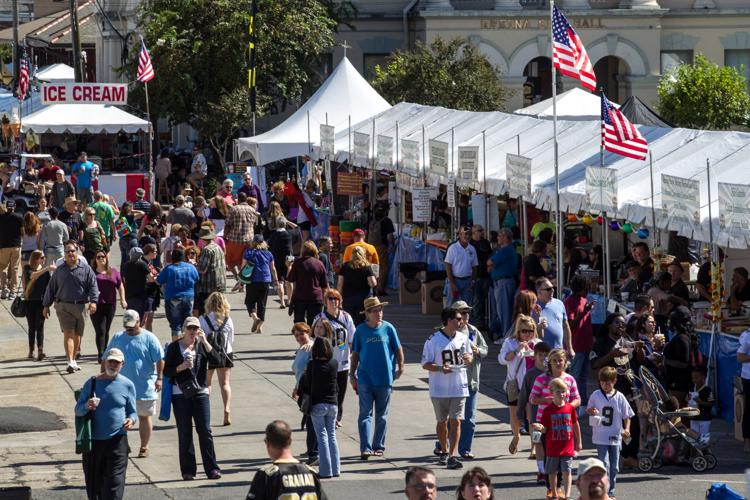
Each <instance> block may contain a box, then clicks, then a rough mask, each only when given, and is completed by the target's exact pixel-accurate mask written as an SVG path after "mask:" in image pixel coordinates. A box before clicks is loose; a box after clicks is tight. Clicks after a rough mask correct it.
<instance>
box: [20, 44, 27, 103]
mask: <svg viewBox="0 0 750 500" xmlns="http://www.w3.org/2000/svg"><path fill="white" fill-rule="evenodd" d="M28 91H29V59H28V57H27V56H26V51H25V50H24V52H23V55H22V56H21V69H20V71H19V73H18V99H19V100H21V101H23V100H24V99H25V98H26V92H28Z"/></svg>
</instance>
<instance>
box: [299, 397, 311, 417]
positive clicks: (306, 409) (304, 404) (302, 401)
mask: <svg viewBox="0 0 750 500" xmlns="http://www.w3.org/2000/svg"><path fill="white" fill-rule="evenodd" d="M297 404H298V405H299V411H301V412H302V413H303V414H304V415H309V414H310V408H311V407H312V398H311V397H310V395H309V394H301V395H300V397H299V399H298V400H297Z"/></svg>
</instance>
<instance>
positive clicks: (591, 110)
mask: <svg viewBox="0 0 750 500" xmlns="http://www.w3.org/2000/svg"><path fill="white" fill-rule="evenodd" d="M612 105H613V106H615V107H616V108H619V107H620V105H619V104H615V103H612ZM513 114H515V115H524V116H533V117H536V118H549V119H551V118H552V98H550V99H546V100H544V101H541V102H538V103H536V104H532V105H531V106H527V107H525V108H521V109H517V110H515V111H514V112H513ZM601 115H602V102H601V98H600V97H599V96H598V95H596V94H592V93H591V92H588V91H586V90H583V89H581V88H579V87H574V88H572V89H570V90H568V91H567V92H563V93H562V94H559V95H558V96H557V118H558V119H559V120H598V119H599V118H600V117H601Z"/></svg>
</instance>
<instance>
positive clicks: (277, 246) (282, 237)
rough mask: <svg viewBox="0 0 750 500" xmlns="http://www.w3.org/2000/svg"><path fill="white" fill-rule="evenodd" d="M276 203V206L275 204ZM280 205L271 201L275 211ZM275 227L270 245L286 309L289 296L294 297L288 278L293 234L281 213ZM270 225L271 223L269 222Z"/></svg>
mask: <svg viewBox="0 0 750 500" xmlns="http://www.w3.org/2000/svg"><path fill="white" fill-rule="evenodd" d="M274 204H275V206H274ZM276 207H278V203H276V202H271V212H274V210H276ZM271 220H273V221H274V223H273V229H272V231H271V235H270V239H269V241H268V247H269V250H270V251H271V255H273V265H274V267H275V268H276V277H277V278H278V280H279V287H278V293H279V302H280V306H279V307H281V308H282V309H286V307H287V302H286V299H287V298H288V299H289V300H291V298H292V284H291V282H289V281H288V280H287V273H288V271H289V263H290V260H289V259H291V260H294V257H292V236H291V235H290V234H289V231H287V225H288V224H289V222H288V221H287V220H286V217H284V216H283V215H280V216H278V217H276V218H275V219H271ZM269 227H271V223H270V222H269Z"/></svg>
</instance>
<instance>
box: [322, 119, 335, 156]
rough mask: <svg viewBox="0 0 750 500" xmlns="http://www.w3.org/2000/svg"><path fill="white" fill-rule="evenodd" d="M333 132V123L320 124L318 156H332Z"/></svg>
mask: <svg viewBox="0 0 750 500" xmlns="http://www.w3.org/2000/svg"><path fill="white" fill-rule="evenodd" d="M334 132H335V130H334V128H333V125H321V126H320V156H333V152H334V151H333V149H334V147H333V143H334V136H335V133H334Z"/></svg>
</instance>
